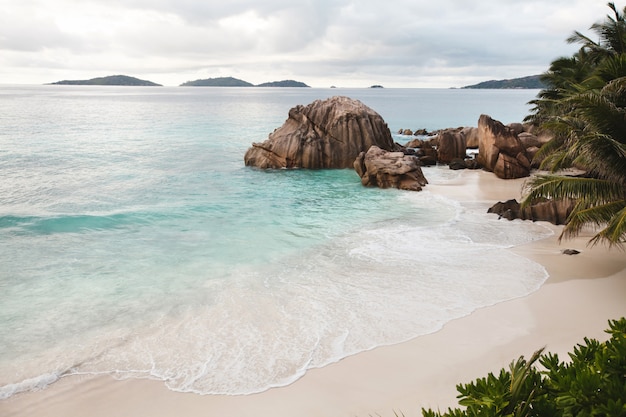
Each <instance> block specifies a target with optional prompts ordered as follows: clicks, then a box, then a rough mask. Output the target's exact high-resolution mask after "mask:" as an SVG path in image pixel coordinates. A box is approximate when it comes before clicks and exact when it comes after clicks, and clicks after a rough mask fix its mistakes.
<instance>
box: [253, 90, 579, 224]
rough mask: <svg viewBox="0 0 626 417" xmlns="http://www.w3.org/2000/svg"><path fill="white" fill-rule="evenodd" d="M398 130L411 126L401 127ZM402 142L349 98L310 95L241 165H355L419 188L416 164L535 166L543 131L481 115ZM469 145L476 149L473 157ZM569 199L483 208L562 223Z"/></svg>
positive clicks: (516, 170)
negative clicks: (310, 99)
mask: <svg viewBox="0 0 626 417" xmlns="http://www.w3.org/2000/svg"><path fill="white" fill-rule="evenodd" d="M401 133H402V134H409V133H410V134H411V135H414V134H415V132H412V131H408V130H406V129H405V130H402V132H401ZM417 133H418V136H422V137H421V138H420V137H416V138H414V139H412V140H411V141H409V142H408V143H406V144H405V145H400V144H398V143H395V142H394V140H393V138H392V135H391V132H390V131H389V128H388V126H387V124H386V123H385V121H384V120H383V118H382V117H381V116H380V115H379V114H378V113H376V112H375V111H373V110H372V109H370V108H369V107H367V106H366V105H364V104H363V103H361V102H360V101H358V100H354V99H351V98H348V97H332V98H329V99H326V100H316V101H314V102H312V103H311V104H309V105H306V106H303V105H299V106H296V107H294V108H292V109H291V110H290V111H289V116H288V118H287V120H286V121H285V123H284V124H283V125H282V126H281V127H279V128H278V129H276V130H275V131H274V132H272V133H271V134H270V135H269V137H268V139H267V140H266V141H265V142H263V143H253V144H252V146H251V147H250V148H249V149H248V151H247V152H246V154H245V156H244V161H245V164H246V166H253V167H258V168H261V169H281V168H309V169H319V168H354V170H355V171H356V173H357V174H358V175H359V176H360V177H361V183H362V184H363V185H366V186H377V187H381V188H389V187H395V188H399V189H403V190H414V191H419V190H421V189H422V187H424V186H425V185H426V184H427V183H428V181H427V180H426V178H425V177H424V174H423V172H422V169H421V167H422V166H424V165H434V164H448V165H449V166H450V168H452V169H463V168H473V169H475V168H482V169H485V170H487V171H491V172H493V173H494V174H495V175H497V176H498V177H500V178H503V179H510V178H522V177H526V176H529V175H530V170H531V168H533V167H535V165H534V164H535V163H534V162H533V159H534V156H535V154H536V153H537V151H538V150H539V148H540V147H541V146H543V145H544V144H545V143H546V142H547V141H548V140H550V138H549V137H546V136H542V135H537V134H535V133H534V132H533V131H532V128H531V127H530V126H526V125H523V124H521V123H513V124H509V125H506V126H505V125H503V124H502V123H501V122H499V121H497V120H494V119H492V118H491V117H489V116H487V115H481V116H480V118H479V119H478V126H477V127H461V128H453V129H443V130H440V131H438V132H436V133H435V132H427V131H426V130H420V131H418V132H417ZM469 150H477V151H478V152H477V153H476V152H475V157H472V156H468V153H469ZM574 203H575V202H574V201H569V200H567V201H542V202H538V203H537V204H533V205H532V206H529V207H525V208H524V209H522V208H521V207H520V204H519V203H518V202H517V201H515V200H510V201H506V202H500V203H497V204H496V205H495V206H493V207H492V208H491V209H490V210H489V212H492V213H496V214H498V215H499V216H500V217H503V218H507V219H517V218H519V219H530V220H545V221H550V222H552V223H555V224H563V223H564V222H565V221H566V219H567V217H568V216H569V214H570V213H571V211H572V209H573V207H574Z"/></svg>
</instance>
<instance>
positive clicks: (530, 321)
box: [0, 171, 626, 417]
mask: <svg viewBox="0 0 626 417" xmlns="http://www.w3.org/2000/svg"><path fill="white" fill-rule="evenodd" d="M522 182H523V181H522V180H514V181H502V180H498V179H497V178H495V177H494V176H493V175H492V174H489V173H485V172H482V171H465V172H463V173H462V175H461V176H460V177H459V179H457V180H454V181H452V182H450V183H449V184H445V185H437V186H434V185H429V186H428V189H429V190H431V192H434V193H440V194H445V195H449V196H454V197H455V198H459V199H467V200H471V201H489V202H495V201H497V200H506V199H509V198H519V195H520V189H521V184H522ZM502 221H505V220H502ZM554 230H555V231H556V234H555V236H553V237H551V238H548V239H545V240H542V241H539V242H533V243H531V244H527V245H524V246H520V247H517V248H515V249H514V251H515V252H516V253H518V254H521V255H523V256H527V257H529V258H531V259H533V260H535V261H537V262H539V263H541V264H542V265H544V266H545V267H546V269H547V270H548V272H549V274H550V278H549V280H548V281H547V283H546V284H545V285H544V286H543V287H542V288H541V289H539V290H538V291H536V292H535V293H533V294H531V295H529V296H527V297H524V298H520V299H516V300H512V301H508V302H504V303H501V304H498V305H495V306H491V307H487V308H483V309H480V310H478V311H476V312H474V313H473V314H471V315H469V316H467V317H464V318H461V319H458V320H455V321H453V322H451V323H448V324H447V325H446V326H445V327H444V328H443V329H442V330H441V331H439V332H437V333H434V334H431V335H427V336H422V337H419V338H416V339H414V340H412V341H409V342H406V343H402V344H399V345H394V346H388V347H381V348H377V349H374V350H372V351H369V352H364V353H361V354H358V355H355V356H352V357H349V358H346V359H344V360H342V361H340V362H338V363H336V364H333V365H330V366H327V367H325V368H322V369H315V370H312V371H309V372H308V373H307V374H306V375H305V376H304V377H302V378H301V379H300V380H298V381H296V382H295V383H293V384H291V385H290V386H287V387H284V388H275V389H271V390H268V391H266V392H263V393H260V394H254V395H247V396H211V395H207V396H200V395H194V394H181V393H175V392H172V391H168V390H167V389H166V388H165V387H164V385H163V383H161V382H156V381H148V380H126V381H114V380H112V379H111V378H110V377H107V376H102V377H69V378H65V379H63V380H61V381H60V382H58V383H56V384H54V385H53V386H52V387H50V388H48V389H46V390H44V391H41V392H36V393H25V394H22V395H18V396H15V397H12V398H10V399H8V400H5V401H2V402H0V415H2V416H7V417H8V416H55V417H56V416H59V417H60V416H63V417H73V416H87V415H88V416H93V417H97V416H107V417H113V416H151V417H160V416H186V417H195V416H203V417H205V416H229V417H244V416H250V417H252V416H254V417H262V416H272V417H282V416H290V417H293V416H298V417H307V416H311V417H313V416H316V417H317V416H346V417H348V416H371V415H380V416H383V417H385V416H393V415H394V412H397V413H398V414H399V415H401V414H404V415H405V416H406V417H410V416H421V408H422V407H432V408H440V409H445V408H447V407H448V406H455V405H456V404H457V403H456V388H455V386H456V384H458V383H461V382H463V383H465V382H470V381H471V380H473V379H475V378H477V377H482V376H485V375H486V374H487V373H488V372H496V371H498V370H499V369H500V368H502V367H506V366H508V364H509V363H510V362H511V361H512V360H513V359H516V358H517V357H519V356H520V355H524V356H526V357H529V356H530V355H531V354H532V353H533V352H534V351H535V350H537V349H539V348H541V347H544V346H545V347H546V348H547V350H548V351H551V352H555V353H558V354H559V355H560V356H561V357H562V358H565V357H566V353H567V352H568V351H570V350H571V348H572V347H573V346H574V345H575V344H576V343H579V342H582V339H583V338H584V337H586V336H587V337H593V338H598V339H602V340H604V339H606V335H605V333H604V329H606V328H607V326H608V325H607V322H608V320H609V319H617V318H619V317H622V316H626V302H624V300H626V256H625V253H624V252H622V251H619V250H615V249H613V250H610V251H609V250H607V249H606V248H605V247H601V246H600V247H598V246H597V247H593V248H588V247H587V246H586V241H587V240H588V236H583V237H580V238H577V239H574V240H571V241H564V242H563V243H562V244H560V245H559V244H558V242H557V236H558V233H559V230H560V229H559V228H558V227H554ZM564 248H573V249H578V250H579V251H581V252H582V253H580V254H579V255H574V256H567V255H563V254H561V250H562V249H564ZM503 273H506V271H503Z"/></svg>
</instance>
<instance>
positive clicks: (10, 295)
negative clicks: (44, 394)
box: [0, 86, 549, 399]
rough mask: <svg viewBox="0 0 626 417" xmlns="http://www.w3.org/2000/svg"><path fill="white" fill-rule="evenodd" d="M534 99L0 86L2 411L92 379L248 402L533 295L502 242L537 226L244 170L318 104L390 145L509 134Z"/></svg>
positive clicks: (479, 208)
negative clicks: (349, 104) (153, 383)
mask: <svg viewBox="0 0 626 417" xmlns="http://www.w3.org/2000/svg"><path fill="white" fill-rule="evenodd" d="M536 93H537V91H533V90H439V89H432V90H430V89H298V88H296V89H288V88H267V89H266V88H193V87H187V88H183V87H171V88H170V87H163V88H146V87H140V88H135V87H85V86H0V173H1V181H0V260H1V261H0V341H1V342H0V399H1V398H8V397H10V396H11V395H14V394H15V393H17V392H20V391H25V390H31V389H39V388H42V387H45V386H46V385H49V384H50V383H53V382H54V381H56V380H58V379H59V378H61V377H63V376H65V375H72V374H92V373H106V374H111V375H113V376H115V377H118V378H127V377H138V378H154V379H158V380H163V381H164V382H165V384H167V386H168V387H169V388H170V389H173V390H179V391H187V392H196V393H202V394H207V393H226V394H246V393H253V392H258V391H262V390H265V389H267V388H269V387H274V386H280V385H284V384H288V383H290V382H292V381H294V380H295V379H297V378H298V377H300V376H301V375H302V374H303V373H304V372H306V370H307V369H310V368H315V367H320V366H324V365H326V364H329V363H332V362H334V361H337V360H339V359H341V358H343V357H345V356H347V355H352V354H355V353H358V352H361V351H364V350H367V349H372V348H374V347H376V346H381V345H386V344H392V343H398V342H402V341H405V340H408V339H411V338H414V337H416V336H419V335H423V334H426V333H431V332H434V331H436V330H438V329H439V328H441V326H442V325H443V324H445V323H446V322H448V321H450V320H452V319H455V318H458V317H460V316H464V315H467V314H469V313H470V312H472V311H473V310H475V309H477V308H479V307H482V306H486V305H491V304H494V303H497V302H500V301H503V300H507V299H511V298H514V297H519V296H523V295H526V294H528V293H529V292H532V291H534V290H536V289H537V288H538V287H539V286H540V285H541V284H542V283H543V282H544V280H545V279H546V272H545V270H544V269H543V267H541V266H540V265H538V264H536V263H533V262H531V261H529V260H527V259H525V258H521V257H518V256H516V255H514V254H512V253H511V252H510V251H509V250H508V248H510V247H511V246H514V245H518V244H522V243H526V242H528V241H531V240H534V239H539V238H542V237H545V236H546V235H547V234H548V233H549V232H548V231H547V230H546V229H544V228H543V227H541V226H539V225H536V224H532V223H524V222H501V221H498V220H497V218H496V217H495V216H491V215H486V214H485V210H486V206H485V204H486V203H485V202H475V203H470V204H468V203H463V204H461V203H459V202H457V201H454V200H450V199H446V198H443V197H440V196H437V195H434V194H431V193H430V192H428V191H424V192H421V193H411V192H402V191H398V190H380V189H368V188H364V187H362V186H361V184H360V182H359V178H358V176H357V175H356V174H355V173H354V172H353V171H351V170H328V171H308V170H291V171H287V170H281V171H271V172H263V171H259V170H256V169H251V168H246V167H244V164H243V155H244V153H245V151H246V149H247V148H248V147H249V146H250V144H251V143H252V142H260V141H263V140H265V139H266V138H267V136H268V134H269V133H270V132H271V131H273V130H274V129H275V128H277V127H279V126H280V125H281V124H282V123H283V122H284V120H285V119H286V117H287V113H288V110H289V109H290V108H291V107H293V106H295V105H297V104H308V103H310V102H311V101H313V100H315V99H318V98H326V97H330V96H332V95H346V96H350V97H353V98H356V99H359V100H361V101H363V102H364V103H365V104H366V105H368V106H370V107H372V108H373V109H374V110H376V111H377V112H379V113H380V114H381V115H382V116H383V117H384V118H385V120H386V121H387V123H388V124H389V127H390V129H391V131H392V132H396V131H398V130H399V129H400V128H411V129H417V128H427V129H431V130H432V129H438V128H445V127H453V126H466V125H476V123H477V120H478V117H479V116H480V114H481V113H486V114H489V115H491V116H492V117H494V118H496V119H498V120H501V121H502V122H504V123H508V122H513V121H521V119H522V118H523V117H524V116H525V115H526V114H527V112H528V108H529V106H528V105H527V104H526V103H527V102H528V101H529V100H531V99H533V98H534V97H535V95H536ZM396 140H397V141H398V142H401V143H402V142H405V141H406V140H407V138H405V137H400V136H397V137H396ZM425 174H426V176H427V178H428V179H429V181H431V183H442V182H445V181H447V180H449V179H451V178H454V176H456V175H458V174H457V173H455V172H454V171H450V170H448V169H445V168H427V169H425Z"/></svg>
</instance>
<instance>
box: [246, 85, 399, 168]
mask: <svg viewBox="0 0 626 417" xmlns="http://www.w3.org/2000/svg"><path fill="white" fill-rule="evenodd" d="M371 146H377V147H379V148H381V149H384V150H388V151H392V150H394V149H395V144H394V142H393V139H392V137H391V132H390V131H389V127H388V126H387V124H386V123H385V121H384V120H383V118H382V117H381V116H380V115H379V114H378V113H376V112H375V111H374V110H372V109H371V108H369V107H367V106H366V105H365V104H363V103H361V102H360V101H358V100H354V99H351V98H349V97H341V96H336V97H331V98H329V99H326V100H316V101H314V102H312V103H310V104H308V105H306V106H303V105H299V106H296V107H294V108H292V109H291V110H289V117H288V119H287V120H286V121H285V123H284V124H283V125H282V126H281V127H279V128H278V129H276V130H275V131H274V132H272V133H271V134H270V135H269V137H268V139H267V140H266V141H265V142H263V143H253V144H252V147H251V148H249V149H248V151H247V152H246V154H245V156H244V162H245V164H246V166H254V167H258V168H262V169H266V168H312V169H317V168H350V167H352V166H353V163H354V160H355V158H356V157H357V156H358V155H359V153H360V152H364V151H367V150H368V149H369V148H370V147H371Z"/></svg>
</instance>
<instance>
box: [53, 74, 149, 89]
mask: <svg viewBox="0 0 626 417" xmlns="http://www.w3.org/2000/svg"><path fill="white" fill-rule="evenodd" d="M49 85H126V86H140V87H161V84H156V83H153V82H152V81H146V80H140V79H139V78H135V77H129V76H127V75H110V76H108V77H99V78H92V79H90V80H63V81H57V82H55V83H50V84H49Z"/></svg>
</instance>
